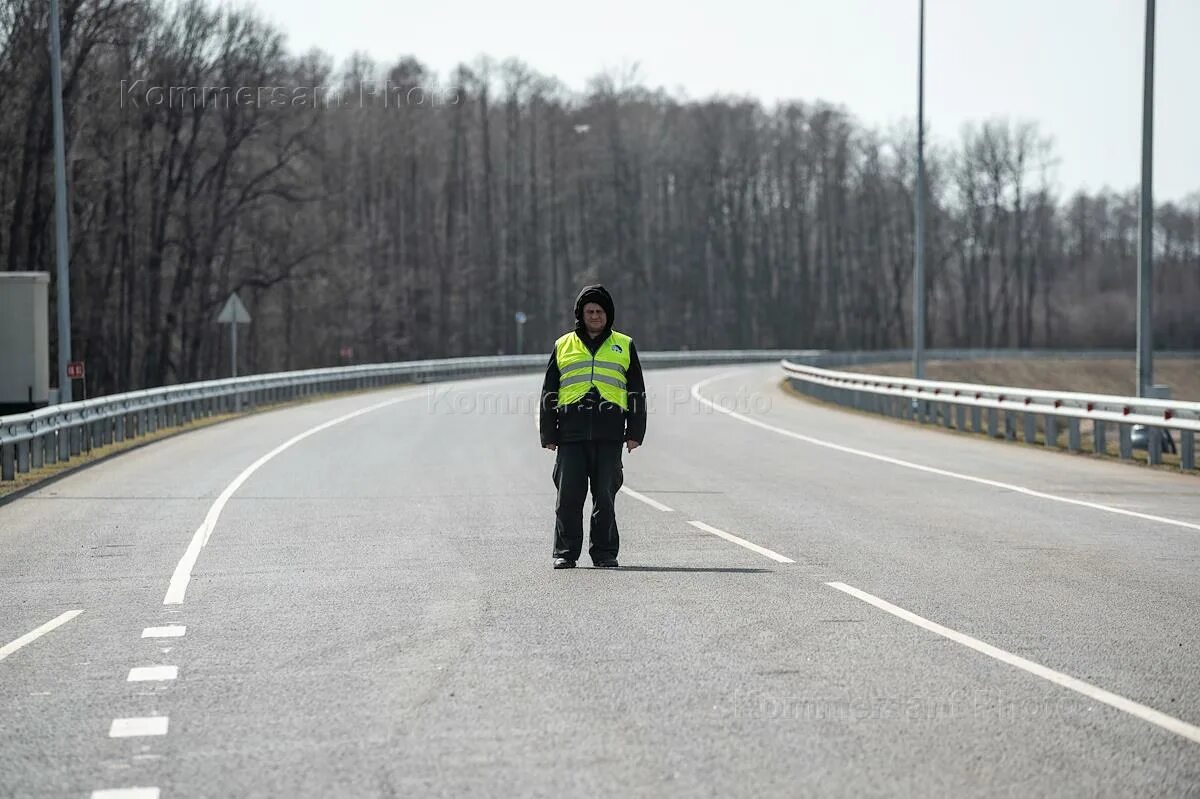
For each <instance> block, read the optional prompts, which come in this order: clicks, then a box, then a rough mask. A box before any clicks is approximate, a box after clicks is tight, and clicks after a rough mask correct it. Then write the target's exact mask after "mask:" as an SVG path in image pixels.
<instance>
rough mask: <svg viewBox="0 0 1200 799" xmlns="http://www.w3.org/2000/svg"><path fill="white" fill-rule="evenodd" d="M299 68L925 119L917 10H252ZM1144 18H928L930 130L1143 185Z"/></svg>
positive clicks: (1094, 178)
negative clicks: (516, 66)
mask: <svg viewBox="0 0 1200 799" xmlns="http://www.w3.org/2000/svg"><path fill="white" fill-rule="evenodd" d="M249 2H250V4H251V5H253V6H256V7H257V8H258V9H259V10H260V12H261V13H262V14H263V16H264V17H266V18H267V19H269V20H271V21H273V22H274V23H275V24H277V25H278V26H280V27H281V28H282V29H283V30H284V31H285V32H286V33H287V34H288V42H289V46H290V48H291V49H292V50H293V51H305V50H308V49H310V48H313V47H317V48H319V49H321V50H324V51H325V52H327V53H329V54H330V55H332V56H334V57H335V58H337V59H339V60H341V59H344V58H345V57H347V56H348V55H350V54H351V53H352V52H355V51H361V52H365V53H367V54H368V55H370V56H371V57H372V58H374V59H376V60H378V61H380V62H385V63H386V62H392V61H394V60H396V59H397V58H398V57H400V56H401V55H413V56H416V57H417V58H418V59H419V60H421V61H422V62H424V63H425V64H426V65H427V66H429V67H431V68H433V69H434V70H436V71H438V72H439V73H440V74H441V75H442V76H443V77H446V76H448V75H449V72H450V70H451V69H452V68H453V67H454V66H455V65H457V64H458V63H460V62H470V61H472V60H474V59H475V58H476V57H477V56H479V55H481V54H487V55H490V56H492V57H494V58H497V59H503V58H507V57H509V56H516V57H518V58H520V59H521V60H523V61H525V62H526V63H528V64H529V65H530V66H531V67H533V68H534V69H536V70H538V71H539V72H542V73H544V74H547V75H553V76H555V77H557V78H559V79H560V80H562V81H563V82H564V83H566V84H567V85H568V86H570V87H572V88H574V89H582V88H583V87H584V85H585V83H586V81H587V79H588V78H589V77H592V76H593V75H595V74H596V73H598V72H601V71H603V70H606V69H613V68H615V69H623V68H627V67H629V66H630V65H634V64H636V65H637V66H638V74H639V76H640V77H641V79H642V82H644V83H645V84H647V85H649V86H654V87H658V86H662V87H665V88H667V89H669V90H672V91H675V92H676V93H679V94H684V93H686V95H687V96H689V97H692V98H698V97H705V96H708V95H711V94H714V93H720V94H729V93H735V94H750V95H754V96H757V97H759V98H761V99H762V100H763V101H764V102H767V103H770V102H772V101H774V100H778V99H787V98H798V99H803V100H815V99H823V100H828V101H831V102H834V103H839V104H842V105H844V106H845V107H846V108H847V109H848V110H849V111H850V112H851V113H853V114H854V115H855V116H857V117H858V118H859V119H860V120H861V121H863V122H864V123H866V124H868V125H871V126H877V127H880V128H884V129H886V128H887V127H889V126H891V125H893V124H896V123H900V122H903V121H904V120H906V119H907V120H912V119H915V116H916V63H917V0H733V1H732V2H731V0H716V1H713V2H710V1H709V0H688V1H685V0H604V2H596V1H595V0H592V2H588V3H577V2H570V1H569V0H519V1H517V0H512V1H510V2H497V0H461V1H460V2H453V1H452V0H426V2H423V3H388V4H380V3H378V2H375V0H338V2H329V0H321V1H320V2H316V0H249ZM1144 13H1145V3H1144V0H927V3H926V115H927V123H928V125H929V127H930V130H931V134H932V135H933V136H934V137H935V139H941V140H948V139H956V138H957V137H958V135H959V131H960V128H961V127H962V125H963V124H964V123H965V122H968V121H981V120H984V119H987V118H989V117H994V116H1008V117H1012V118H1014V119H1028V120H1033V121H1036V122H1038V123H1039V125H1040V127H1041V130H1042V132H1043V133H1046V134H1049V135H1051V136H1052V137H1053V139H1054V143H1055V150H1056V153H1057V155H1058V158H1059V163H1058V166H1057V168H1056V170H1055V177H1056V183H1057V185H1058V187H1059V188H1060V189H1061V190H1062V191H1064V192H1070V191H1074V190H1075V189H1077V188H1085V189H1088V190H1096V189H1099V188H1101V187H1104V186H1110V187H1113V188H1116V189H1120V190H1125V189H1129V188H1133V187H1134V186H1136V185H1137V182H1138V175H1139V170H1140V166H1139V163H1140V160H1139V159H1140V157H1141V154H1140V153H1141V150H1140V136H1141V103H1142V89H1141V86H1142V83H1141V80H1142V78H1141V75H1142V42H1143V30H1144V28H1143V22H1144ZM1198 42H1200V0H1159V2H1158V42H1157V58H1156V72H1157V85H1156V103H1155V105H1156V114H1155V148H1156V153H1155V154H1156V164H1155V171H1154V175H1155V176H1154V187H1155V198H1156V199H1157V200H1158V201H1165V200H1171V199H1180V198H1182V197H1184V196H1185V195H1188V194H1190V193H1193V192H1198V191H1200V44H1198Z"/></svg>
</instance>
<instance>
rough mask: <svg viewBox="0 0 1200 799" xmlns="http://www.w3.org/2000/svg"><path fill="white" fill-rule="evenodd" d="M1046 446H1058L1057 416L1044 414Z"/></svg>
mask: <svg viewBox="0 0 1200 799" xmlns="http://www.w3.org/2000/svg"><path fill="white" fill-rule="evenodd" d="M1046 446H1047V447H1056V448H1057V447H1058V417H1056V416H1051V415H1049V414H1046Z"/></svg>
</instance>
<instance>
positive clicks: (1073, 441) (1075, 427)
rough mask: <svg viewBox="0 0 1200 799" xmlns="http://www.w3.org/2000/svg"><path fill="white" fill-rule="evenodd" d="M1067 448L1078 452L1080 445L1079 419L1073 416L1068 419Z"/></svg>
mask: <svg viewBox="0 0 1200 799" xmlns="http://www.w3.org/2000/svg"><path fill="white" fill-rule="evenodd" d="M1067 449H1069V450H1070V451H1071V452H1078V451H1079V449H1080V445H1079V420H1078V419H1076V418H1075V417H1071V418H1070V419H1068V420H1067Z"/></svg>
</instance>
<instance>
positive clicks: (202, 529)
mask: <svg viewBox="0 0 1200 799" xmlns="http://www.w3.org/2000/svg"><path fill="white" fill-rule="evenodd" d="M426 396H428V392H427V391H419V392H414V393H412V394H407V395H405V396H403V397H398V398H397V399H390V400H387V401H386V402H379V403H376V404H374V405H371V406H369V407H366V408H360V409H359V410H357V411H354V412H352V413H347V414H345V415H344V416H339V417H338V418H336V419H330V420H329V421H328V422H325V423H323V424H319V425H317V426H316V427H313V428H310V429H308V430H305V431H304V432H303V433H300V434H299V435H295V436H292V437H291V438H289V439H288V440H287V441H285V442H283V443H282V444H280V445H279V446H278V447H276V448H275V449H273V450H271V451H270V452H268V453H267V454H266V455H263V456H262V457H261V458H259V459H258V460H256V461H255V462H254V463H252V464H250V465H249V466H247V467H246V469H245V470H244V471H243V472H242V473H241V474H239V475H238V476H237V477H235V478H234V480H233V482H232V483H230V484H229V485H227V486H225V490H224V491H222V492H221V495H220V496H219V497H217V499H216V501H215V502H213V504H212V507H210V508H209V509H208V513H207V514H206V515H205V517H204V521H203V522H202V523H201V525H200V526H199V527H197V528H196V532H195V533H194V534H193V535H192V541H191V543H189V544H188V548H187V551H186V552H184V553H183V557H182V558H180V560H179V564H178V565H177V566H176V567H175V573H174V574H172V575H171V584H170V585H169V586H168V587H167V595H166V597H164V598H163V604H164V605H179V604H182V603H183V598H184V595H185V594H186V593H187V587H188V583H189V582H190V581H191V579H192V569H193V568H194V567H195V565H196V559H197V558H198V557H200V550H201V549H203V548H204V545H205V544H207V543H208V538H209V536H211V535H212V531H213V528H214V527H216V525H217V519H219V518H221V511H223V510H224V509H225V504H226V503H227V502H229V498H230V497H232V496H233V494H234V492H236V491H237V490H238V489H239V488H241V487H242V483H244V482H246V481H247V480H248V479H250V475H252V474H254V473H255V472H256V471H258V470H259V468H261V467H262V466H263V464H265V463H267V462H268V461H270V460H271V459H272V458H274V457H275V456H276V455H278V454H279V453H281V452H283V451H284V450H286V449H288V448H289V447H292V446H293V445H295V444H298V443H300V442H301V441H303V440H304V439H306V438H308V437H309V436H311V435H315V434H317V433H319V432H321V431H322V430H327V429H329V428H330V427H333V426H334V425H337V424H341V423H342V422H348V421H350V420H351V419H355V418H357V417H359V416H362V415H363V414H367V413H371V412H372V411H377V410H379V409H380V408H386V407H388V406H389V405H395V404H396V403H398V402H405V401H407V400H412V399H419V398H421V397H426Z"/></svg>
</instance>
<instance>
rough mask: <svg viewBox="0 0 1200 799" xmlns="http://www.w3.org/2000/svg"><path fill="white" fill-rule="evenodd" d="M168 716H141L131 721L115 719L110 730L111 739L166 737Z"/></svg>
mask: <svg viewBox="0 0 1200 799" xmlns="http://www.w3.org/2000/svg"><path fill="white" fill-rule="evenodd" d="M167 721H168V719H167V717H166V716H141V717H138V718H130V719H113V722H112V727H110V728H109V730H108V737H109V738H140V737H142V736H146V735H166V734H167Z"/></svg>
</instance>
